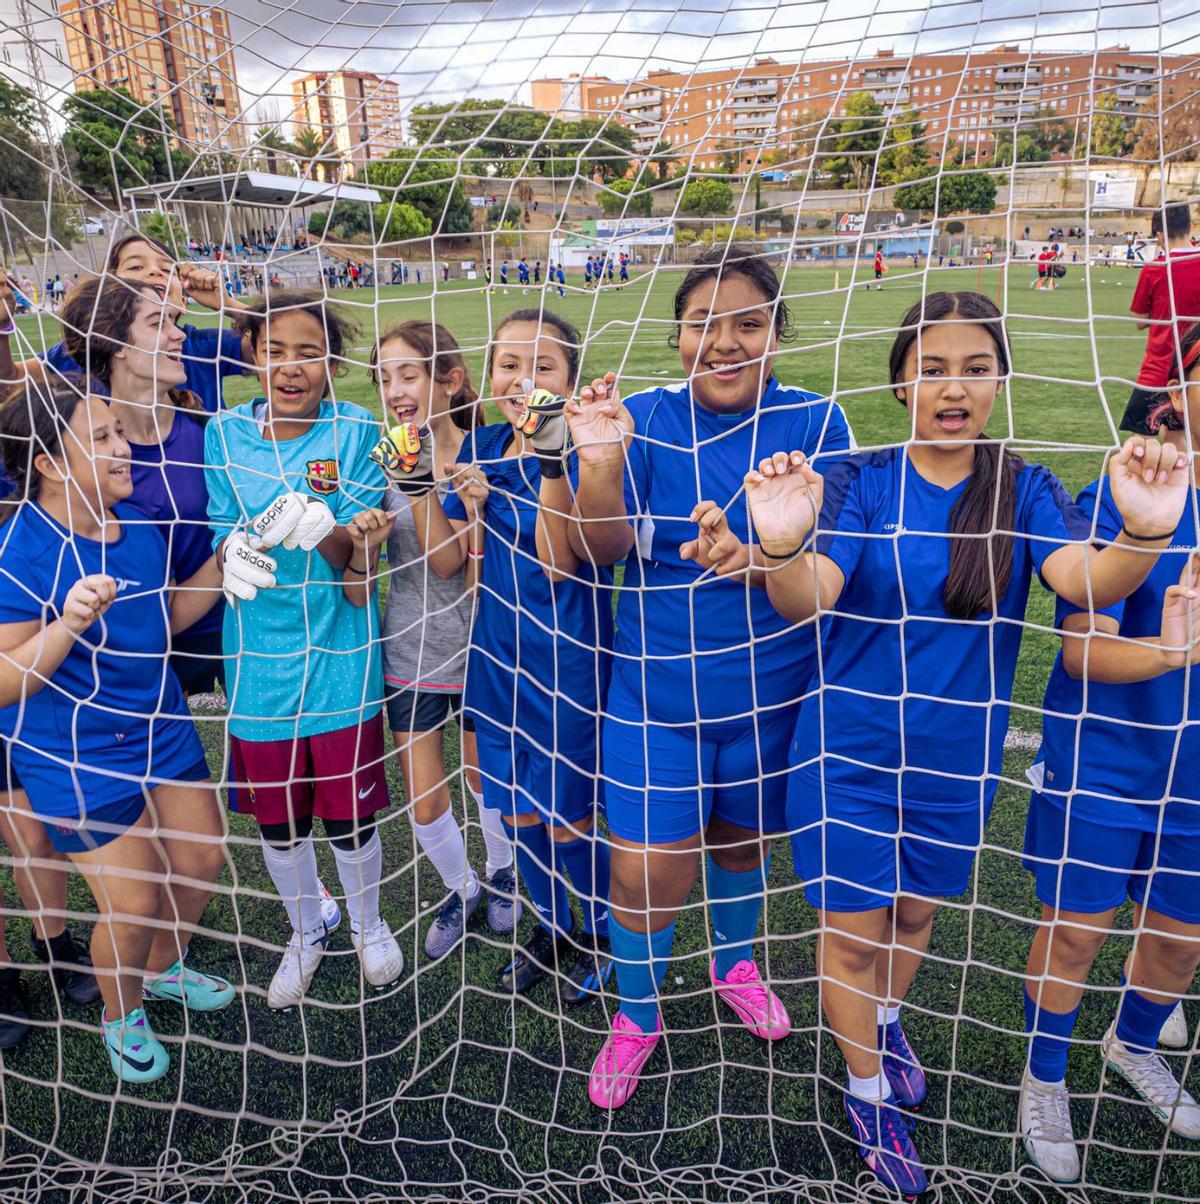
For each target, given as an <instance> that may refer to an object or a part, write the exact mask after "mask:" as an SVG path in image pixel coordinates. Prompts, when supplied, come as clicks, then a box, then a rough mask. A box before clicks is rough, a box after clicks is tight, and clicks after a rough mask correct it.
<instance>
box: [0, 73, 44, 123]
mask: <svg viewBox="0 0 1200 1204" xmlns="http://www.w3.org/2000/svg"><path fill="white" fill-rule="evenodd" d="M0 121H11V122H12V123H13V125H15V126H16V127H17V128H18V129H21V130H23V131H24V132H25V133H26V134H30V135H33V134H34V133H35V131H36V130H37V128H38V107H37V101H36V100H35V99H34V95H33V93H32V92H30V91H29V90H28V89H27V88H22V87H21V85H20V84H14V83H10V82H9V81H8V80H7V79H5V78H4V76H2V75H0Z"/></svg>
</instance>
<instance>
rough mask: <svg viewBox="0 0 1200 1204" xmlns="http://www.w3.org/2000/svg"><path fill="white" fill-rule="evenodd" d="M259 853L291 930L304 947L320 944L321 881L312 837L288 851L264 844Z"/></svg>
mask: <svg viewBox="0 0 1200 1204" xmlns="http://www.w3.org/2000/svg"><path fill="white" fill-rule="evenodd" d="M262 850H263V860H264V861H265V862H266V863H267V873H268V874H270V875H271V881H272V882H274V883H275V889H276V890H277V891H278V892H279V897H280V898H281V899H282V900H283V905H284V907H286V908H287V913H288V919H289V920H291V922H292V928H293V929H294V930H295V931H296V932H298V933H300V934H301V936H302V937H303V938H304V942H305V944H309V945H311V944H313V943H315V942H316V941H318V940H320V939H321V938H322V937H324V935H325V921H324V920H323V919H321V879H320V878H319V877H318V875H317V851H316V849H315V848H314V847H313V842H312V837H311V836H306V837H305V838H304V839H303V840H298V841H296V843H295V844H294V845H292V847H291V848H290V849H279V848H276V847H275V846H274V845H271V844H268V843H267V842H266V841H265V840H264V841H263V842H262Z"/></svg>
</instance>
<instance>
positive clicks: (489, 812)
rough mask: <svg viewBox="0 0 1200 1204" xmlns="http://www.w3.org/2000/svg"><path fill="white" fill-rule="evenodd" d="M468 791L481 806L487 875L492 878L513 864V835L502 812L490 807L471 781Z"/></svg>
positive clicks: (468, 784) (477, 804)
mask: <svg viewBox="0 0 1200 1204" xmlns="http://www.w3.org/2000/svg"><path fill="white" fill-rule="evenodd" d="M464 781H465V779H464ZM467 793H468V794H469V795H470V796H471V797H472V798H473V799H474V800H475V804H476V806H477V807H478V808H479V826H480V827H481V828H482V829H483V843H484V845H485V847H486V848H487V876H488V877H489V878H490V877H491V876H492V875H493V874H498V873H499V872H500V871H501V870H506V869H508V867H509V866H510V865H512V863H513V858H514V856H515V853H514V849H513V841H512V837H511V836H510V835H509V834H508V829H507V828H505V826H504V820H502V819H501V818H500V812H499V811H498V810H497V809H496V808H495V807H489V806H488V805H487V804H486V803H485V802H484V801H483V795H482V794H477V793H476V792H475V791H474V790H473V789H472V788H471V784H470V783H469V782H468V783H467Z"/></svg>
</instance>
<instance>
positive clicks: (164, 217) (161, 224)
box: [138, 211, 188, 259]
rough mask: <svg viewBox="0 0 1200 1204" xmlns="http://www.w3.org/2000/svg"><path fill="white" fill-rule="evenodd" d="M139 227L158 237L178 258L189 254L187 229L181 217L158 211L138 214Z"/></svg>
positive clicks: (144, 232) (153, 236)
mask: <svg viewBox="0 0 1200 1204" xmlns="http://www.w3.org/2000/svg"><path fill="white" fill-rule="evenodd" d="M138 229H139V230H140V231H141V232H142V233H143V234H149V235H150V237H151V238H157V239H158V241H159V242H161V243H165V244H166V245H167V246H168V247H170V248H171V250H172V251H174V252H175V257H176V259H181V258H183V256H184V255H186V254H187V241H188V240H187V231H186V230H185V229H184V227H183V223H182V222H181V221H180V220H179V218H177V217H174V216H172V215H171V214H169V213H159V212H157V211H154V212H149V213H141V214H139V215H138Z"/></svg>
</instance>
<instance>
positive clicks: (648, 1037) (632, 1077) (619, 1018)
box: [588, 1012, 662, 1109]
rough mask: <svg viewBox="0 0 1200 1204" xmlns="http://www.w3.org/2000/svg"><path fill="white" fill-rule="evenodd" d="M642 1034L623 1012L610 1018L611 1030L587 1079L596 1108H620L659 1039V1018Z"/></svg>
mask: <svg viewBox="0 0 1200 1204" xmlns="http://www.w3.org/2000/svg"><path fill="white" fill-rule="evenodd" d="M654 1024H655V1027H654V1032H652V1033H644V1032H642V1030H641V1029H640V1028H638V1026H637V1025H636V1024H634V1022H633V1021H632V1020H630V1019H629V1017H628V1016H626V1015H625V1013H624V1012H618V1013H617V1014H616V1015H615V1016H614V1017H613V1025H612V1032H611V1033H609V1034H608V1039H607V1040H606V1041H605V1042H604V1047H603V1048H602V1049H601V1050H600V1052H599V1053H598V1054H597V1055H596V1061H595V1062H594V1063H593V1065H592V1076H591V1078H589V1079H588V1099H590V1100H591V1101H592V1103H593V1104H595V1105H596V1107H597V1108H608V1109H612V1108H619V1107H621V1105H622V1104H623V1103H625V1101H626V1100H627V1099H628V1098H629V1097H630V1096H631V1095H632V1094H633V1093H634V1091H636V1090H637V1085H638V1079H640V1078H641V1075H642V1067H643V1066H645V1065H646V1062H647V1061H648V1060H649V1058H650V1055H651V1054H652V1053H653V1052H654V1048H655V1046H656V1045H657V1044H658V1043H659V1040H660V1039H661V1038H662V1020H661V1019H658V1020H655V1022H654Z"/></svg>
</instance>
